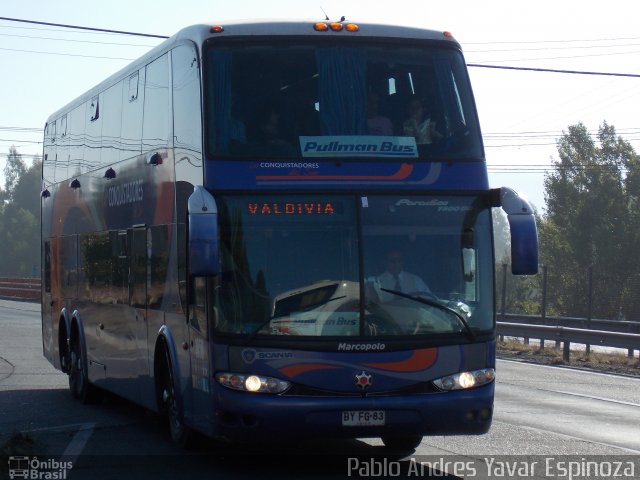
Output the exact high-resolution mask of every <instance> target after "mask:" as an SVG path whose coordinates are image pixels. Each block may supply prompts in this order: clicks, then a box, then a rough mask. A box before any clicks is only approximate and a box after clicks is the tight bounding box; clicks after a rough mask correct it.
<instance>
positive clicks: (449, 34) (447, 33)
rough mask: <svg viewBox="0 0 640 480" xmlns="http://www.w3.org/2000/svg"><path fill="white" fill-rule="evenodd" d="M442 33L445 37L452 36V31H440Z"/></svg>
mask: <svg viewBox="0 0 640 480" xmlns="http://www.w3.org/2000/svg"><path fill="white" fill-rule="evenodd" d="M442 34H443V35H444V36H445V37H447V38H453V33H451V32H442Z"/></svg>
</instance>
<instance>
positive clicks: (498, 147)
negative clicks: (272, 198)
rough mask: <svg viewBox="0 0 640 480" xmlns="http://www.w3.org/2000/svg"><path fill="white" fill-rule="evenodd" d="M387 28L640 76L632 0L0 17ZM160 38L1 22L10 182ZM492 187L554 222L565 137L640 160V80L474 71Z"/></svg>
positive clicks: (161, 25) (42, 1) (531, 60)
mask: <svg viewBox="0 0 640 480" xmlns="http://www.w3.org/2000/svg"><path fill="white" fill-rule="evenodd" d="M323 10H324V11H325V12H326V13H327V14H328V15H329V17H331V19H339V18H340V17H341V16H343V15H344V16H345V17H346V18H347V19H348V20H351V21H354V22H361V23H367V22H373V23H390V24H397V25H406V26H417V27H423V28H430V29H434V30H442V31H445V30H446V31H450V32H452V33H453V34H454V36H455V38H456V39H457V40H458V41H459V42H460V44H461V45H462V48H463V51H464V54H465V58H466V61H467V63H468V64H482V65H499V66H509V67H525V68H545V69H562V70H576V71H589V72H603V73H623V74H635V75H640V31H639V30H638V25H640V20H639V18H640V16H639V13H640V3H639V2H637V1H635V0H626V1H623V0H609V1H607V2H602V1H601V0H600V1H597V2H596V1H593V0H582V1H575V0H561V1H558V0H554V1H548V0H538V1H535V2H526V3H525V2H514V1H513V0H508V1H506V0H489V1H486V2H478V1H477V0H476V1H466V0H447V1H439V2H435V1H429V0H393V1H390V2H371V1H370V0H366V1H365V0H340V1H336V0H318V1H317V2H316V1H314V2H309V1H305V0H270V1H265V0H236V1H234V2H229V1H228V0H227V1H220V0H181V1H180V2H175V1H173V2H170V1H167V0H135V1H132V0H126V1H124V0H110V1H109V2H87V1H86V0H57V1H55V2H52V1H50V0H21V1H20V2H17V1H15V0H0V16H2V17H9V18H17V19H25V20H36V21H42V22H51V23H61V24H72V25H81V26H87V27H95V28H104V29H112V30H123V31H133V32H141V33H150V34H156V35H172V34H173V33H175V32H177V31H178V30H180V29H181V28H183V27H185V26H188V25H192V24H196V23H205V24H208V23H211V24H213V23H216V24H224V22H225V21H230V20H238V19H287V20H303V21H304V20H321V19H323V18H324V14H323ZM160 41H161V40H157V39H151V38H141V37H133V36H123V35H114V34H94V33H87V32H80V31H76V30H70V29H60V28H53V27H48V26H38V25H30V24H25V23H17V22H10V21H2V20H0V65H2V69H1V73H0V79H1V80H0V185H1V186H2V187H3V188H4V177H3V175H2V169H3V168H4V165H5V161H6V155H7V153H8V152H9V148H10V147H11V146H12V145H15V146H16V148H17V149H18V152H19V153H21V154H22V155H23V158H24V159H25V160H26V161H27V163H28V164H29V165H30V162H31V159H32V158H33V156H34V155H40V154H41V153H42V128H43V126H44V123H45V121H46V119H47V117H48V116H49V115H50V114H51V113H53V112H54V111H56V110H57V109H58V108H60V107H62V106H64V105H65V104H66V103H68V102H69V101H71V100H73V99H74V98H75V97H77V96H79V95H80V94H82V93H83V92H84V91H86V90H88V89H89V88H91V87H92V86H94V85H95V84H97V83H99V82H100V81H101V80H103V79H105V78H106V77H108V76H109V75H111V74H112V73H115V72H116V71H118V70H119V69H121V68H122V67H124V66H126V65H127V64H128V63H129V62H130V61H131V60H133V59H135V58H137V57H139V56H141V55H143V54H144V53H145V52H146V51H148V50H149V49H150V48H152V47H153V46H155V45H157V44H158V43H159V42H160ZM469 73H470V77H471V82H472V86H473V90H474V95H475V99H476V104H477V108H478V114H479V117H480V124H481V128H482V133H483V136H484V141H485V150H486V157H487V163H488V166H489V179H490V183H491V186H492V187H500V186H510V187H512V188H514V189H515V190H516V191H518V192H519V193H520V194H522V195H523V196H525V197H527V198H528V199H529V200H530V201H531V202H532V203H533V205H534V206H535V207H536V208H537V209H538V211H540V212H541V213H544V186H543V180H544V175H545V172H548V171H549V169H550V168H552V165H553V161H554V160H557V159H558V155H557V149H556V140H557V139H558V138H559V137H560V136H561V135H562V133H563V131H567V128H568V126H569V125H574V124H576V123H578V122H582V123H583V124H584V125H585V126H586V127H587V129H588V130H589V131H591V132H593V133H594V134H596V133H597V131H598V128H599V126H600V125H602V123H603V122H605V121H606V122H607V123H609V124H610V125H613V126H615V127H616V129H617V132H618V134H619V135H620V136H622V137H623V138H624V139H625V140H628V141H630V142H631V144H632V145H633V146H634V148H635V149H636V151H640V118H639V114H638V112H639V110H640V108H639V107H640V78H633V77H631V78H625V77H616V76H610V75H574V74H561V73H547V72H536V71H521V70H503V69H489V68H481V67H471V66H470V67H469Z"/></svg>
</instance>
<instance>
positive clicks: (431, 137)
mask: <svg viewBox="0 0 640 480" xmlns="http://www.w3.org/2000/svg"><path fill="white" fill-rule="evenodd" d="M407 113H408V118H407V119H406V120H405V121H404V122H403V123H402V133H403V134H404V136H405V137H415V139H416V143H417V144H419V145H420V144H429V143H433V142H435V141H437V140H440V139H441V138H443V135H442V134H441V133H440V132H438V130H436V122H435V121H434V120H433V119H432V118H431V117H430V116H429V115H428V114H427V112H426V111H425V108H424V105H423V104H422V100H420V99H419V98H417V97H414V98H412V99H411V101H410V102H409V106H408V108H407Z"/></svg>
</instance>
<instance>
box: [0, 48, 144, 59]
mask: <svg viewBox="0 0 640 480" xmlns="http://www.w3.org/2000/svg"><path fill="white" fill-rule="evenodd" d="M0 50H4V51H7V52H21V53H40V54H43V55H58V56H61V57H81V58H99V59H103V60H128V61H131V60H135V58H123V57H101V56H98V55H80V54H77V53H59V52H42V51H39V50H22V49H18V48H0Z"/></svg>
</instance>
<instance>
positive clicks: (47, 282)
mask: <svg viewBox="0 0 640 480" xmlns="http://www.w3.org/2000/svg"><path fill="white" fill-rule="evenodd" d="M44 291H45V292H47V293H50V292H51V242H50V241H47V242H44Z"/></svg>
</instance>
